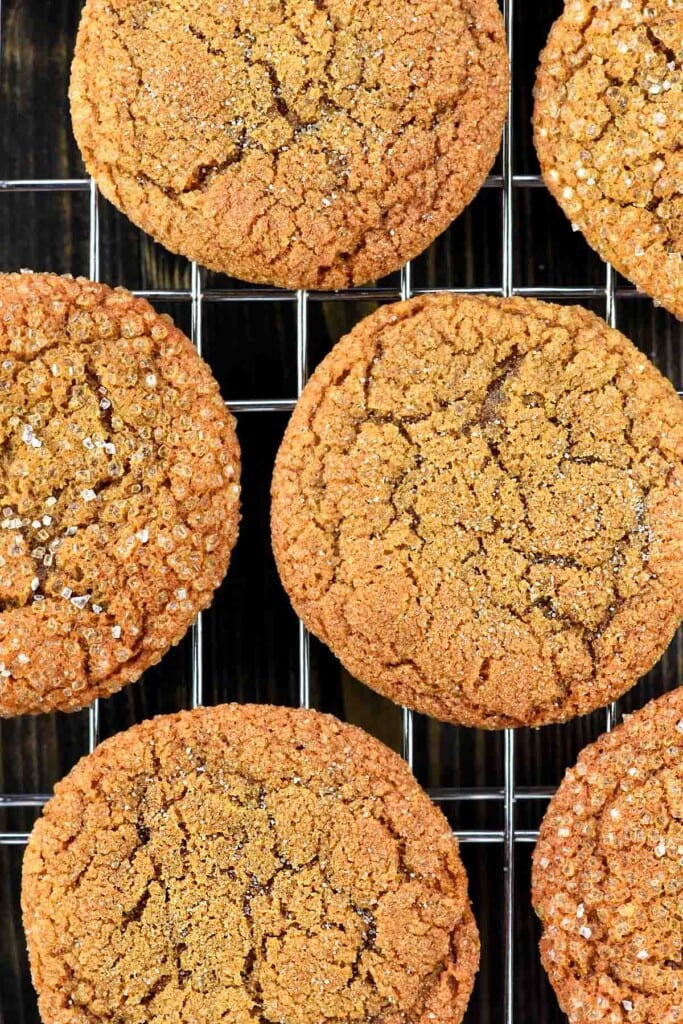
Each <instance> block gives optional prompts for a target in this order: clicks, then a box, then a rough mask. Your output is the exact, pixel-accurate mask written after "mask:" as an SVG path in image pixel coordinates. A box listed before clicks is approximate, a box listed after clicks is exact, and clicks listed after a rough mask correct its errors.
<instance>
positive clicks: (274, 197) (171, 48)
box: [70, 0, 509, 289]
mask: <svg viewBox="0 0 683 1024" xmlns="http://www.w3.org/2000/svg"><path fill="white" fill-rule="evenodd" d="M508 81H509V74H508V60H507V52H506V46H505V33H504V27H503V21H502V17H501V14H500V10H499V7H498V3H497V0H450V2H449V3H447V4H443V3H438V2H436V0H392V2H391V3H389V4H387V3H384V2H383V0H365V2H364V3H362V4H358V3H357V2H356V0H283V3H271V2H270V0H254V2H252V3H248V4H247V3H242V2H239V0H230V2H228V3H222V4H220V5H218V6H217V5H216V4H197V3H196V0H174V2H173V3H172V2H171V0H155V2H148V0H139V2H133V0H87V2H86V3H85V6H84V9H83V15H82V20H81V25H80V29H79V33H78V39H77V42H76V52H75V58H74V62H73V69H72V78H71V88H70V98H71V111H72V120H73V128H74V133H75V135H76V139H77V142H78V144H79V147H80V149H81V153H82V154H83V158H84V160H85V163H86V166H87V168H88V171H89V172H90V173H91V174H92V175H93V177H94V178H95V179H96V181H97V182H98V184H99V186H100V188H101V189H102V191H103V193H104V194H105V196H106V197H107V198H108V199H109V200H111V202H113V203H114V204H115V205H116V206H117V207H118V208H119V209H120V210H122V211H123V212H124V213H125V214H126V215H127V216H128V217H130V219H131V220H132V221H133V222H134V223H135V224H137V225H138V226H139V227H141V228H143V229H144V230H145V231H147V232H149V233H150V234H151V235H153V236H154V238H156V239H157V240H158V241H160V242H162V243H163V244H164V245H165V246H166V247H167V248H168V249H171V250H172V251H173V252H178V253H182V254H183V255H185V256H188V257H191V258H192V259H196V260H198V261H199V262H200V263H202V264H203V265H204V266H206V267H210V268H211V269H212V270H217V271H223V272H225V273H227V274H230V275H232V276H234V277H239V278H243V279H244V280H247V281H257V282H262V283H266V284H275V285H280V286H283V287H286V288H299V287H306V288H323V289H328V288H329V289H334V288H344V287H347V286H349V285H353V284H360V283H363V282H366V281H369V280H373V279H375V278H378V277H381V276H383V275H385V274H388V273H389V272H390V271H393V270H396V269H397V268H398V267H399V266H401V264H402V263H404V262H405V261H406V260H407V259H410V258H412V257H413V256H416V255H417V254H418V253H420V252H422V250H423V249H425V248H426V247H427V246H428V245H429V244H430V242H432V241H433V239H434V238H436V237H437V235H439V234H440V233H441V232H442V231H443V230H444V229H445V228H446V227H447V226H448V225H449V224H450V222H451V221H452V220H453V218H454V217H456V216H457V215H458V214H459V213H460V212H461V211H462V209H463V208H464V207H465V206H466V205H467V204H468V203H469V202H470V201H471V200H472V199H473V198H474V196H475V195H476V193H477V192H478V190H479V188H480V187H481V185H482V184H483V182H484V179H485V178H486V175H487V173H488V171H489V170H490V168H491V166H492V164H493V161H494V159H495V156H496V153H497V152H498V149H499V146H500V139H501V132H502V128H503V123H504V120H505V116H506V110H507V92H508Z"/></svg>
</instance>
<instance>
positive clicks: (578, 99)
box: [534, 0, 683, 318]
mask: <svg viewBox="0 0 683 1024" xmlns="http://www.w3.org/2000/svg"><path fill="white" fill-rule="evenodd" d="M535 97H536V103H535V110H534V138H535V143H536V150H537V152H538V157H539V160H540V163H541V170H542V172H543V177H544V178H545V181H546V184H547V185H548V188H549V189H550V191H551V192H552V194H553V195H554V196H555V198H556V199H557V201H558V203H559V204H560V206H561V207H562V209H563V210H564V212H565V213H566V214H567V216H568V217H569V218H570V220H571V221H572V223H573V224H574V225H575V226H576V227H578V228H579V229H580V230H581V231H582V232H583V233H584V235H585V236H586V239H587V241H588V242H589V244H590V245H591V246H592V247H593V248H594V249H595V250H596V251H597V252H598V253H599V254H600V256H602V258H603V259H605V260H608V261H609V262H610V263H611V264H612V265H613V266H614V267H616V269H617V270H619V271H620V272H621V273H622V274H624V275H625V276H626V277H628V278H629V280H631V281H633V282H634V283H635V284H636V285H638V287H639V288H642V289H643V291H645V292H647V293H648V295H651V296H653V298H654V299H655V300H656V301H657V302H658V303H660V304H661V305H662V306H665V307H666V308H667V309H668V310H670V311H671V312H672V313H675V314H676V316H677V317H679V318H683V153H682V152H681V149H680V136H681V124H682V122H681V117H682V116H683V4H682V3H680V2H678V0H673V2H672V0H567V3H566V5H565V8H564V12H563V13H562V15H561V16H560V17H559V18H558V20H557V21H556V22H555V24H554V25H553V27H552V29H551V32H550V36H549V38H548V43H547V46H546V48H545V50H544V51H543V53H542V55H541V63H540V67H539V69H538V75H537V80H536V89H535Z"/></svg>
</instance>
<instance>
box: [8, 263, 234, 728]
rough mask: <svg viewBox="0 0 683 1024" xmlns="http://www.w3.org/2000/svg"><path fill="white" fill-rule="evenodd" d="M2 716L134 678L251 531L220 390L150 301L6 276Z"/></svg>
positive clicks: (182, 625)
mask: <svg viewBox="0 0 683 1024" xmlns="http://www.w3.org/2000/svg"><path fill="white" fill-rule="evenodd" d="M0 455H1V458H0V512H1V514H0V715H2V716H7V715H16V714H22V713H27V712H31V713H33V712H40V711H54V710H62V711H69V710H73V709H75V708H80V707H84V706H85V705H86V704H89V703H90V702H91V701H92V700H94V699H95V698H96V697H100V696H107V695H108V694H110V693H113V692H114V691H115V690H119V689H120V688H121V687H122V686H123V685H124V684H126V683H129V682H132V681H133V680H135V679H137V678H138V677H139V676H140V675H141V674H142V672H143V671H144V670H145V669H146V668H148V667H149V666H150V665H153V664H154V663H155V662H158V661H159V660H160V659H161V657H162V656H163V655H164V654H165V652H166V651H167V650H168V648H169V647H170V646H171V645H172V644H176V643H178V642H179V641H180V640H181V638H182V637H183V635H184V634H185V632H186V630H187V629H188V627H189V625H190V623H191V622H192V620H193V619H194V617H195V615H196V614H197V612H198V611H199V610H200V609H202V608H205V607H206V606H207V605H208V604H209V603H210V601H211V598H212V595H213V591H214V589H215V588H216V587H217V586H218V585H219V583H220V582H221V580H222V579H223V576H224V574H225V571H226V569H227V566H228V561H229V558H230V552H231V550H232V548H233V545H234V543H235V541H236V539H237V528H238V522H239V475H240V453H239V445H238V443H237V438H236V436H235V430H234V421H233V419H232V417H231V416H230V414H229V413H228V412H227V410H226V409H225V405H224V403H223V401H222V399H221V396H220V393H219V390H218V385H217V384H216V381H215V380H214V379H213V377H212V376H211V373H210V371H209V369H208V367H207V366H206V364H205V363H204V362H203V361H202V360H201V359H200V358H199V356H198V355H197V353H196V351H195V350H194V348H193V347H192V345H191V343H190V342H189V341H188V339H187V338H186V337H185V336H184V335H183V334H182V333H181V332H180V331H179V330H178V329H177V328H176V327H174V326H173V323H172V322H171V320H170V318H169V317H167V316H161V315H160V314H158V313H157V312H155V310H154V309H153V308H152V307H151V306H150V305H149V303H148V302H146V301H144V300H143V299H137V298H134V297H133V296H132V295H131V294H130V293H129V292H126V291H124V290H123V289H121V288H118V289H115V290H112V289H111V288H108V287H106V286H105V285H102V284H95V283H94V282H91V281H86V280H85V279H83V278H78V279H76V280H74V279H73V278H67V277H57V276H56V275H53V274H25V273H24V274H5V275H0Z"/></svg>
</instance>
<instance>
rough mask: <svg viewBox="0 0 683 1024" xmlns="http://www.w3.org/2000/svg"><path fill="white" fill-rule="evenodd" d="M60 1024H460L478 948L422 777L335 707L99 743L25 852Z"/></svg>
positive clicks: (214, 716)
mask: <svg viewBox="0 0 683 1024" xmlns="http://www.w3.org/2000/svg"><path fill="white" fill-rule="evenodd" d="M22 909H23V914H24V924H25V928H26V935H27V938H28V947H29V955H30V959H31V970H32V975H33V981H34V984H35V986H36V989H37V991H38V996H39V1005H40V1012H41V1016H42V1019H43V1021H44V1022H45V1024H66V1022H67V1021H68V1022H69V1024H98V1022H100V1021H102V1022H105V1021H111V1020H116V1021H117V1022H119V1024H177V1022H179V1021H181V1020H182V1021H193V1022H195V1024H216V1022H217V1021H220V1020H228V1019H229V1020H230V1021H231V1022H234V1024H250V1022H254V1024H319V1022H320V1021H321V1020H322V1019H324V1020H325V1021H329V1022H330V1024H404V1022H405V1021H408V1020H410V1021H412V1022H414V1024H428V1022H432V1021H439V1022H440V1024H459V1022H460V1021H461V1020H462V1017H463V1014H464V1012H465V1008H466V1006H467V1002H468V999H469V996H470V992H471V990H472V985H473V981H474V976H475V973H476V970H477V967H478V961H479V938H478V934H477V928H476V924H475V922H474V917H473V915H472V911H471V909H470V904H469V900H468V896H467V878H466V875H465V871H464V868H463V866H462V863H461V861H460V857H459V855H458V844H457V842H456V840H455V839H454V838H453V835H452V833H451V831H450V828H449V826H448V823H447V822H446V819H445V818H444V816H443V815H442V813H441V812H440V811H439V810H437V809H436V807H434V806H433V805H432V803H431V802H430V800H429V798H428V797H427V796H426V794H425V793H424V792H423V791H422V790H421V789H420V787H419V786H418V784H417V783H416V781H415V779H414V778H413V776H412V775H411V773H410V771H409V769H408V767H407V766H406V764H405V763H404V762H403V761H402V760H401V759H400V758H399V757H398V756H397V755H396V754H394V753H393V752H392V751H390V750H388V749H387V748H386V747H385V746H383V744H381V743H379V742H378V741H377V740H375V739H373V738H372V737H370V736H368V735H366V734H365V733H363V732H362V731H361V730H360V729H356V728H354V727H352V726H348V725H343V724H342V723H341V722H338V721H337V720H336V719H334V718H332V717H330V716H328V715H321V714H319V713H317V712H311V711H302V710H293V709H290V708H275V707H262V706H256V705H251V706H250V705H246V706H244V705H242V706H240V705H223V706H221V707H213V708H199V709H197V710H195V711H190V712H181V713H180V714H177V715H168V716H165V717H161V718H156V719H154V720H153V721H147V722H144V723H143V724H142V725H139V726H135V727H134V728H132V729H129V730H128V731H127V732H124V733H120V734H119V735H117V736H114V737H112V738H111V739H109V740H107V741H106V742H105V743H103V744H102V745H101V746H100V747H98V748H97V750H96V751H95V752H94V753H93V754H91V755H89V756H88V757H85V758H83V760H82V761H80V762H79V764H78V765H77V766H76V767H75V768H74V769H73V770H72V771H71V773H70V774H69V775H68V776H67V777H66V779H64V780H63V781H62V782H60V783H59V784H58V785H57V786H56V788H55V796H54V797H53V799H52V800H51V801H50V802H49V803H48V804H47V806H46V808H45V812H44V814H43V817H42V818H41V819H40V820H39V821H38V823H37V824H36V826H35V828H34V830H33V833H32V835H31V837H30V839H29V843H28V848H27V851H26V856H25V858H24V869H23V885H22Z"/></svg>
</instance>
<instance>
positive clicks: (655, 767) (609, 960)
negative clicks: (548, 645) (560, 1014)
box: [533, 690, 683, 1024]
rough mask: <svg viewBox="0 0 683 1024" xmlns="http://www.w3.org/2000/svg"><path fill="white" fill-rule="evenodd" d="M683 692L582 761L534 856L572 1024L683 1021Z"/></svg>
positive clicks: (549, 963)
mask: <svg viewBox="0 0 683 1024" xmlns="http://www.w3.org/2000/svg"><path fill="white" fill-rule="evenodd" d="M682 765H683V690H675V691H674V692H672V693H669V694H666V696H664V697H661V698H660V699H659V700H655V701H652V702H651V703H650V704H648V705H647V706H646V707H645V708H643V710H642V711H638V712H637V713H636V714H635V715H632V716H630V717H629V718H628V719H627V721H626V722H625V723H624V725H621V726H619V728H617V729H615V730H614V732H613V733H610V734H608V735H605V736H602V737H601V738H600V739H599V740H598V741H597V743H593V744H591V746H589V747H587V748H586V749H585V750H584V751H582V753H581V755H580V756H579V760H578V762H577V764H576V767H575V768H572V769H571V770H570V771H568V772H567V774H566V776H565V779H564V782H563V783H562V785H561V786H560V788H559V790H558V792H557V793H556V795H555V796H554V798H553V799H552V801H551V803H550V806H549V808H548V812H547V814H546V816H545V819H544V821H543V825H542V827H541V834H540V838H539V841H538V845H537V847H536V851H535V853H534V870H533V899H534V906H535V908H536V912H537V913H538V915H539V917H540V918H541V921H542V923H543V938H542V939H541V956H542V959H543V964H544V966H545V968H546V970H547V972H548V975H549V977H550V981H551V982H552V985H553V987H554V989H555V991H556V993H557V997H558V999H559V1002H560V1005H561V1007H562V1009H563V1010H564V1012H565V1013H566V1014H567V1016H568V1017H569V1020H570V1021H571V1024H589V1022H593V1021H603V1022H605V1024H607V1022H609V1024H612V1022H617V1021H618V1022H624V1024H626V1022H628V1024H674V1022H677V1021H680V1020H681V1012H682V1011H681V1006H682V1005H683V1004H682V1003H681V966H682V965H683V935H682V933H681V900H682V899H683V872H682V871H681V857H682V855H683V768H682Z"/></svg>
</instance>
